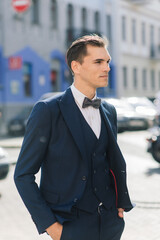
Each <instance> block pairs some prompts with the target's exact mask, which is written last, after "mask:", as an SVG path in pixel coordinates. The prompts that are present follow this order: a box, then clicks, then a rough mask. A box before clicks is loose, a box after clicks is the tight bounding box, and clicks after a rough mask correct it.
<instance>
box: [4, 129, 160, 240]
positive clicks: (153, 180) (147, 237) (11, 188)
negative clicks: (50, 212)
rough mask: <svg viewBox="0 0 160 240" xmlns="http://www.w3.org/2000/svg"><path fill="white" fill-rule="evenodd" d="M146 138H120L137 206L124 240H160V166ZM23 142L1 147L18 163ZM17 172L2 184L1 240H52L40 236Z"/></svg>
mask: <svg viewBox="0 0 160 240" xmlns="http://www.w3.org/2000/svg"><path fill="white" fill-rule="evenodd" d="M146 136H147V132H143V131H142V132H133V133H128V132H126V133H123V134H119V136H118V141H119V145H120V147H121V150H122V152H123V154H124V157H125V159H126V162H127V169H128V177H127V180H128V187H129V191H130V196H131V199H132V201H133V202H135V203H136V207H135V208H134V209H133V210H132V211H130V212H129V213H125V216H124V218H125V230H124V233H123V236H122V238H121V240H160V165H159V164H158V163H156V162H155V161H154V160H153V159H152V157H151V155H150V154H149V153H147V152H146V142H145V141H144V139H145V138H146ZM22 141H23V138H22V137H16V138H9V139H7V138H6V139H4V138H3V139H0V146H3V147H4V148H6V150H7V151H8V153H9V155H10V156H11V157H12V158H13V159H14V160H15V161H16V159H17V157H18V153H19V150H20V147H21V144H22ZM14 168H15V166H14V165H12V166H11V168H10V172H9V175H8V177H7V178H6V179H5V180H2V181H0V193H1V194H2V197H1V198H0V240H10V239H12V240H47V239H48V240H49V239H50V237H49V236H47V235H46V234H43V235H40V236H39V235H38V233H37V230H36V228H35V225H34V224H33V222H32V220H31V218H30V215H29V213H28V211H27V210H26V208H25V207H24V205H23V203H22V201H21V199H20V197H19V195H18V192H17V190H16V188H15V185H14V182H13V174H14ZM39 176H40V175H39V174H38V176H37V178H36V179H37V182H39ZM73 240H75V239H73ZM88 240H92V239H88Z"/></svg>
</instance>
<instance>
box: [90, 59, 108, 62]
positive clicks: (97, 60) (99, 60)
mask: <svg viewBox="0 0 160 240" xmlns="http://www.w3.org/2000/svg"><path fill="white" fill-rule="evenodd" d="M93 61H94V62H105V59H103V58H97V59H94V60H93ZM110 61H111V58H109V59H108V60H107V62H110Z"/></svg>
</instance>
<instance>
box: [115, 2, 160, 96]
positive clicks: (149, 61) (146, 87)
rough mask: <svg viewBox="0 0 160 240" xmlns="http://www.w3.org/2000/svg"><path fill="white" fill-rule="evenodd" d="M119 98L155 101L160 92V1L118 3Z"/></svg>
mask: <svg viewBox="0 0 160 240" xmlns="http://www.w3.org/2000/svg"><path fill="white" fill-rule="evenodd" d="M119 6H120V7H119V11H120V13H119V16H118V17H119V21H118V22H119V29H120V31H119V32H117V38H116V39H117V42H118V45H119V58H118V61H117V64H116V66H117V76H118V77H117V89H118V93H117V95H118V96H147V97H149V98H154V97H155V95H156V93H157V92H158V91H159V90H160V1H159V0H153V1H147V0H146V1H145V0H139V1H136V0H122V1H120V2H119Z"/></svg>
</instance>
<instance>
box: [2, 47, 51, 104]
mask: <svg viewBox="0 0 160 240" xmlns="http://www.w3.org/2000/svg"><path fill="white" fill-rule="evenodd" d="M13 56H20V57H21V58H22V61H23V63H29V64H31V66H32V76H31V89H32V90H31V91H32V94H31V96H25V92H24V81H23V74H24V73H23V68H21V69H18V70H11V69H9V64H8V58H5V60H4V72H5V75H4V92H5V98H4V99H3V100H2V101H6V102H7V103H13V102H14V103H31V104H33V103H35V102H36V101H37V100H38V99H39V98H40V96H41V95H42V94H43V93H45V92H49V91H50V90H51V86H50V65H49V63H47V62H46V61H44V60H43V59H42V58H41V57H40V56H38V54H37V53H36V52H35V51H33V50H32V49H31V48H30V47H26V48H24V49H23V50H21V51H19V52H17V53H15V54H14V55H13Z"/></svg>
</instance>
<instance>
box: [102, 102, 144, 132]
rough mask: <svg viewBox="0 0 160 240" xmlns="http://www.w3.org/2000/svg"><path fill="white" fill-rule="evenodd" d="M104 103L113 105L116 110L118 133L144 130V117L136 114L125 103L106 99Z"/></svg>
mask: <svg viewBox="0 0 160 240" xmlns="http://www.w3.org/2000/svg"><path fill="white" fill-rule="evenodd" d="M106 101H108V102H109V103H111V104H112V105H114V106H115V108H116V111H117V124H118V132H122V131H131V130H140V129H145V128H146V120H144V117H142V116H140V115H139V114H137V113H136V111H135V110H134V108H133V107H132V106H131V105H130V104H128V103H127V101H125V100H124V99H116V98H108V99H106Z"/></svg>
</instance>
